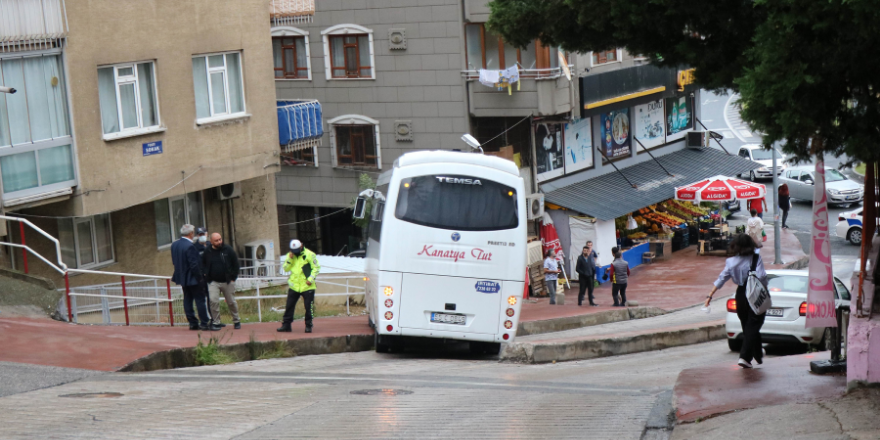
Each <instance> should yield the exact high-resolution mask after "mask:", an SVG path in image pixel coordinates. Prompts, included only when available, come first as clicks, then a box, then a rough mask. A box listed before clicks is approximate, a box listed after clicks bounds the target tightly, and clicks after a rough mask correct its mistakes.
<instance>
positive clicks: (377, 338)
mask: <svg viewBox="0 0 880 440" xmlns="http://www.w3.org/2000/svg"><path fill="white" fill-rule="evenodd" d="M373 335H374V337H373V343H374V344H375V345H376V353H388V352H389V351H391V344H390V341H389V340H388V338H387V337H382V336H381V335H379V332H376V333H373Z"/></svg>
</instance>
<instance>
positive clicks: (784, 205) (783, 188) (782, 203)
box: [778, 183, 791, 229]
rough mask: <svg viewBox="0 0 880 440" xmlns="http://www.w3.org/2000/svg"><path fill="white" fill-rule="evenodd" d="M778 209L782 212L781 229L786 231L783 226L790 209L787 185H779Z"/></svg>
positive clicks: (786, 227) (785, 226)
mask: <svg viewBox="0 0 880 440" xmlns="http://www.w3.org/2000/svg"><path fill="white" fill-rule="evenodd" d="M778 201H779V209H781V210H782V227H783V228H785V229H788V225H787V224H785V222H786V221H788V210H790V209H791V194H790V193H789V192H788V184H785V183H783V184H782V185H779V197H778Z"/></svg>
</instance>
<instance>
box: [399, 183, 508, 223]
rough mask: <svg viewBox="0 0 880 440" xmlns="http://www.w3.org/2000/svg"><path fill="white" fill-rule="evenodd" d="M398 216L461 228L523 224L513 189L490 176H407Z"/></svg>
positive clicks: (407, 219)
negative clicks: (484, 177) (519, 216)
mask: <svg viewBox="0 0 880 440" xmlns="http://www.w3.org/2000/svg"><path fill="white" fill-rule="evenodd" d="M395 217H397V218H398V219H400V220H403V221H406V222H410V223H415V224H417V225H422V226H428V227H432V228H440V229H454V230H459V231H497V230H503V229H513V228H516V227H517V226H518V225H519V219H518V218H517V208H516V191H515V190H514V189H513V188H511V187H509V186H507V185H502V184H500V183H498V182H494V181H492V180H488V179H483V178H479V177H474V176H462V175H451V174H442V175H441V174H437V175H427V176H418V177H412V178H407V179H403V180H402V181H401V182H400V191H399V193H398V196H397V208H396V209H395Z"/></svg>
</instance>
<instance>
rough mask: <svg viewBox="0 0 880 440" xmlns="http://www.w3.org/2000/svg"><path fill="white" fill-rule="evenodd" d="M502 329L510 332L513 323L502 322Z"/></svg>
mask: <svg viewBox="0 0 880 440" xmlns="http://www.w3.org/2000/svg"><path fill="white" fill-rule="evenodd" d="M504 328H506V329H508V330H510V329H511V328H513V323H512V322H510V321H504Z"/></svg>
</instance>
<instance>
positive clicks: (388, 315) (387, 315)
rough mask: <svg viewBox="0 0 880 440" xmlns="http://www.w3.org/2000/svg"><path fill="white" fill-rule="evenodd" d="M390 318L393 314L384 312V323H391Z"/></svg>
mask: <svg viewBox="0 0 880 440" xmlns="http://www.w3.org/2000/svg"><path fill="white" fill-rule="evenodd" d="M391 318H394V313H391V312H385V320H386V321H391Z"/></svg>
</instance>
